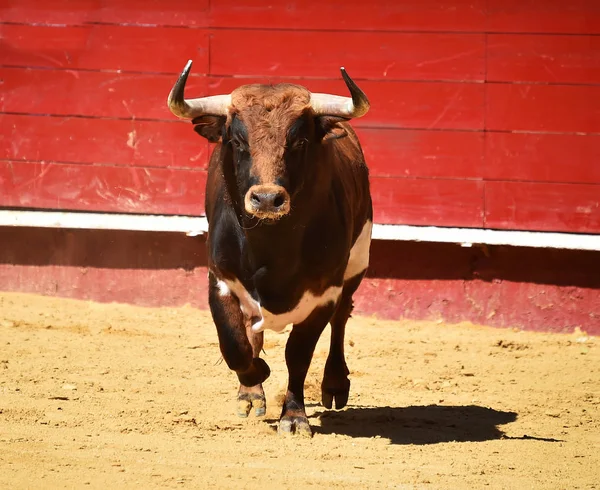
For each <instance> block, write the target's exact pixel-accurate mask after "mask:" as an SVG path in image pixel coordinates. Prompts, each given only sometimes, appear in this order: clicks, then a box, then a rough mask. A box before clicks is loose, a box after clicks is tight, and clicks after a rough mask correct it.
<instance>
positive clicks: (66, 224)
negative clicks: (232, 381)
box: [0, 210, 600, 251]
mask: <svg viewBox="0 0 600 490" xmlns="http://www.w3.org/2000/svg"><path fill="white" fill-rule="evenodd" d="M0 226H29V227H41V228H74V229H98V230H131V231H166V232H178V233H185V234H187V235H189V236H196V235H201V234H203V233H206V232H207V231H208V222H207V221H206V218H205V217H203V216H200V217H191V216H154V215H134V214H102V213H73V212H60V211H18V210H0ZM372 233H373V234H372V237H373V239H375V240H402V241H416V242H441V243H459V244H462V245H464V246H471V245H472V244H480V243H481V244H486V245H513V246H517V247H538V248H565V249H573V250H597V251H600V234H596V235H592V234H576V233H551V232H536V231H503V230H483V229H480V228H441V227H437V226H410V225H379V224H374V225H373V232H372Z"/></svg>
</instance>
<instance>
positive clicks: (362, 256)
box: [344, 221, 373, 281]
mask: <svg viewBox="0 0 600 490" xmlns="http://www.w3.org/2000/svg"><path fill="white" fill-rule="evenodd" d="M372 229H373V222H372V221H367V222H366V223H365V225H364V226H363V229H362V231H361V232H360V235H358V238H357V239H356V241H355V242H354V245H353V246H352V250H350V259H349V260H348V265H347V266H346V270H345V272H344V281H345V280H346V279H350V278H352V277H354V276H356V275H357V274H360V273H361V272H363V271H364V270H365V269H366V268H367V267H368V266H369V249H370V248H371V230H372Z"/></svg>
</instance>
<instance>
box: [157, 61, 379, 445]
mask: <svg viewBox="0 0 600 490" xmlns="http://www.w3.org/2000/svg"><path fill="white" fill-rule="evenodd" d="M190 68H191V62H188V64H187V66H186V67H185V69H184V71H183V73H182V74H181V76H180V77H179V80H178V81H177V83H176V84H175V86H174V87H173V90H172V91H171V94H170V96H169V107H170V109H171V111H172V112H173V113H174V114H175V115H176V116H178V117H181V118H184V119H189V120H191V121H192V123H193V124H194V125H195V126H194V130H195V131H196V132H198V133H199V134H200V135H202V136H204V137H205V138H207V139H208V140H209V141H211V142H216V143H218V144H217V146H216V148H215V149H214V151H213V153H212V156H211V159H210V165H209V169H208V182H207V187H206V215H207V218H208V222H209V232H208V267H209V303H210V309H211V313H212V316H213V319H214V322H215V325H216V327H217V334H218V337H219V343H220V348H221V353H222V354H223V358H224V359H225V362H226V363H227V365H228V366H229V368H230V369H232V370H234V371H235V372H236V373H237V376H238V378H239V380H240V383H241V385H240V388H239V393H238V413H239V415H240V416H242V417H245V416H247V415H248V414H249V413H250V411H251V409H252V408H254V409H255V413H256V415H264V413H265V395H264V391H263V387H262V383H263V381H265V380H266V379H267V378H268V377H269V374H270V370H269V367H268V366H267V364H266V362H265V361H264V360H262V359H261V358H260V352H261V349H262V346H263V331H264V330H265V329H270V330H275V331H280V330H282V329H283V328H285V327H286V326H287V325H290V324H291V325H293V329H292V331H291V333H290V336H289V339H288V342H287V346H286V351H285V360H286V364H287V367H288V372H289V383H288V389H287V393H286V397H285V401H284V403H283V409H282V413H281V420H280V424H279V432H280V433H293V432H295V433H297V434H305V435H310V434H311V429H310V426H309V423H308V419H307V417H306V412H305V406H304V381H305V379H306V373H307V371H308V368H309V365H310V362H311V359H312V356H313V352H314V349H315V345H316V343H317V340H318V339H319V337H320V335H321V333H322V332H323V330H324V329H325V327H326V326H327V323H330V324H331V329H332V330H331V346H330V351H329V356H328V358H327V363H326V365H325V373H324V376H323V382H322V386H321V389H322V403H323V405H324V406H325V407H327V408H331V407H332V405H333V401H334V400H335V406H336V408H342V407H344V406H345V405H346V403H347V401H348V393H349V390H350V381H349V379H348V374H349V371H348V368H347V367H346V361H345V357H344V332H345V327H346V322H347V320H348V318H349V316H350V313H351V311H352V295H353V294H354V292H355V291H356V289H357V288H358V285H359V284H360V282H361V280H362V278H363V276H364V274H365V271H366V269H367V266H368V262H369V247H370V242H371V228H372V216H373V211H372V205H371V196H370V192H369V177H368V169H367V166H366V164H365V161H364V156H363V153H362V150H361V147H360V144H359V142H358V139H357V137H356V134H355V133H354V131H353V130H352V128H351V127H350V125H349V124H348V122H347V121H348V120H349V119H351V118H354V117H360V116H363V115H364V114H365V113H366V112H367V111H368V110H369V102H368V100H367V97H366V96H365V94H364V93H363V92H362V91H361V90H360V89H359V88H358V87H357V86H356V84H355V83H354V82H353V81H352V80H351V79H350V77H349V76H348V75H347V74H346V72H345V71H344V69H343V68H342V76H343V78H344V81H345V82H346V85H347V86H348V89H349V90H350V93H351V96H352V97H339V96H334V95H328V94H311V93H310V92H309V91H308V90H307V89H305V88H304V87H301V86H298V85H291V84H279V85H275V86H267V85H245V86H242V87H239V88H238V89H236V90H234V91H233V92H232V93H231V94H229V95H219V96H213V97H203V98H198V99H185V98H184V87H185V83H186V80H187V77H188V74H189V71H190Z"/></svg>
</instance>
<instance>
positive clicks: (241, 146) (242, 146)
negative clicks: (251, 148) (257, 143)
mask: <svg viewBox="0 0 600 490" xmlns="http://www.w3.org/2000/svg"><path fill="white" fill-rule="evenodd" d="M231 145H232V146H233V148H234V149H235V150H236V152H237V153H238V154H244V153H248V145H247V144H246V143H242V142H241V141H239V140H237V139H232V140H231Z"/></svg>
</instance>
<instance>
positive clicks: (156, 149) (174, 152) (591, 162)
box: [0, 0, 600, 233]
mask: <svg viewBox="0 0 600 490" xmlns="http://www.w3.org/2000/svg"><path fill="white" fill-rule="evenodd" d="M0 21H1V24H0V36H1V45H0V78H1V80H2V85H1V86H2V100H1V107H0V110H1V113H2V114H1V115H0V126H1V133H0V134H1V136H0V138H1V140H0V147H1V153H0V206H3V207H17V208H19V207H25V208H49V209H71V210H86V211H109V212H131V213H158V214H185V215H199V214H201V213H202V211H203V204H202V200H203V193H204V189H203V186H204V182H205V168H206V163H207V158H208V154H209V151H210V148H209V146H208V144H207V143H205V142H204V140H203V139H201V138H199V137H197V136H196V134H195V133H194V132H193V131H192V129H191V127H190V126H189V125H186V124H185V123H182V122H179V121H176V120H175V118H174V117H173V116H172V115H171V114H170V113H169V112H168V110H167V109H166V105H165V100H166V96H167V94H168V92H169V90H170V87H171V85H172V83H173V82H174V80H175V79H176V77H177V74H178V73H179V72H180V70H181V69H182V67H183V65H184V64H185V62H186V61H187V60H188V59H193V60H194V68H193V75H192V77H191V78H190V81H189V84H188V86H189V88H188V92H187V93H188V94H189V95H192V96H200V95H205V94H216V93H224V92H229V91H231V90H232V89H233V88H235V87H236V86H238V85H240V84H243V83H248V82H254V81H267V82H272V83H274V82H278V81H280V80H286V81H290V80H297V81H298V82H299V83H302V84H304V85H306V86H307V87H308V88H309V89H311V90H313V91H326V92H333V93H339V94H342V95H343V94H345V93H346V89H345V86H344V84H343V82H342V81H341V79H340V76H339V67H340V66H346V68H347V69H348V71H349V73H350V74H351V75H352V76H353V77H354V78H355V79H356V80H358V81H359V82H360V85H361V86H362V87H363V88H364V90H365V92H366V93H367V94H368V95H369V97H370V99H371V102H372V110H371V112H370V113H369V115H367V116H366V117H365V118H363V119H360V120H357V121H355V126H356V127H357V128H358V130H359V133H360V136H361V139H362V141H363V144H364V149H365V153H366V155H367V158H368V162H369V164H370V167H371V169H372V187H373V194H374V201H375V210H376V211H375V212H376V221H377V222H380V223H404V224H416V225H438V226H467V227H485V228H497V229H525V230H552V231H570V232H592V233H600V1H598V0H569V1H564V0H397V1H390V0H371V1H368V2H365V1H364V0H345V1H341V0H340V1H333V0H321V1H311V0H295V1H294V0H287V1H275V0H271V1H267V0H236V1H225V0H178V1H176V2H174V1H168V0H145V1H141V0H129V1H121V0H55V1H53V2H47V1H45V0H0Z"/></svg>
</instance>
